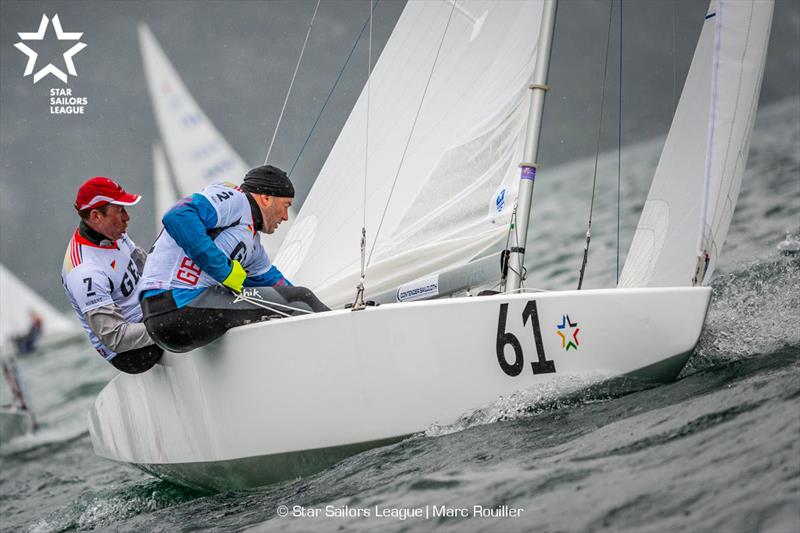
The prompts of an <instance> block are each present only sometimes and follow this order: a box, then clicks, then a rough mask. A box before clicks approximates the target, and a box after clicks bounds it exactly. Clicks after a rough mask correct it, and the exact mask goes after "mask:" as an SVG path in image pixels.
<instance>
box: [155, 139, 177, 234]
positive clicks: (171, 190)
mask: <svg viewBox="0 0 800 533" xmlns="http://www.w3.org/2000/svg"><path fill="white" fill-rule="evenodd" d="M153 191H154V193H155V194H154V196H155V198H154V200H155V209H156V231H158V228H159V227H161V218H162V217H163V216H164V213H166V212H167V211H168V210H169V208H170V207H172V205H173V204H174V203H175V202H177V201H178V195H177V194H176V193H175V187H174V186H173V185H172V176H171V175H170V173H169V165H168V163H167V156H166V155H165V154H164V149H163V148H162V147H161V145H160V144H158V143H153Z"/></svg>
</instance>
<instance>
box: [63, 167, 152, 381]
mask: <svg viewBox="0 0 800 533" xmlns="http://www.w3.org/2000/svg"><path fill="white" fill-rule="evenodd" d="M140 199H141V197H140V196H139V195H136V194H130V193H128V192H126V191H125V190H124V189H123V188H122V187H121V186H120V185H118V184H117V183H115V182H114V181H112V180H110V179H108V178H105V177H101V176H97V177H94V178H92V179H90V180H88V181H86V183H84V184H83V185H81V187H80V188H79V189H78V195H77V198H76V199H75V209H76V210H77V211H78V215H79V216H80V218H81V221H80V224H79V225H78V228H77V229H76V230H75V233H74V234H73V236H72V238H71V239H70V241H69V245H68V246H67V252H66V254H65V255H64V265H63V268H62V270H61V280H62V282H63V284H64V290H65V291H66V293H67V297H68V298H69V301H70V303H71V304H72V308H73V309H75V313H76V314H77V315H78V318H79V319H80V321H81V323H82V324H83V328H84V329H85V330H86V333H87V334H88V335H89V340H90V341H91V342H92V345H93V346H94V347H95V349H96V350H97V351H98V352H99V353H100V355H102V356H103V358H104V359H105V360H106V361H108V362H110V363H111V364H112V365H114V367H115V368H117V369H118V370H121V371H122V372H126V373H129V374H138V373H140V372H144V371H145V370H148V369H150V368H151V367H152V366H153V365H155V364H156V362H158V360H159V358H160V357H161V354H162V353H163V350H161V348H159V347H158V346H157V345H155V344H154V343H153V341H152V340H151V339H150V336H149V335H148V333H147V330H146V329H145V326H144V324H143V323H142V309H141V307H140V305H139V290H140V287H139V280H140V278H141V273H142V270H143V269H144V262H145V259H146V257H147V254H146V253H145V252H144V251H143V250H142V249H141V248H137V247H136V244H135V243H134V242H133V241H132V240H131V238H130V237H128V235H127V233H126V231H127V229H128V221H129V220H130V216H129V215H128V212H127V210H126V209H125V207H126V206H131V205H134V204H136V203H137V202H138V201H139V200H140Z"/></svg>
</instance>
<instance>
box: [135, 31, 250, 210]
mask: <svg viewBox="0 0 800 533" xmlns="http://www.w3.org/2000/svg"><path fill="white" fill-rule="evenodd" d="M139 43H140V45H141V51H142V59H143V61H144V71H145V74H146V76H147V87H148V89H149V90H150V99H151V101H152V102H153V109H154V112H155V116H156V121H157V122H158V128H159V130H160V131H161V138H162V140H163V143H164V147H165V148H166V151H167V154H168V155H169V160H170V162H171V163H172V168H173V170H174V172H175V181H176V183H177V186H178V189H179V191H178V193H179V194H180V195H187V194H192V193H194V192H197V191H199V190H200V189H202V188H203V187H205V186H206V185H208V184H209V183H213V182H217V181H233V182H239V180H241V178H242V177H243V176H244V175H245V173H246V172H247V170H248V169H249V167H248V166H247V165H246V164H245V162H244V161H243V160H242V158H241V157H239V155H238V154H237V153H236V152H234V150H233V149H232V148H231V147H230V145H229V144H228V143H227V141H225V139H224V138H223V137H222V135H221V134H220V133H219V131H217V128H215V127H214V125H213V124H212V123H211V121H209V120H208V117H207V116H206V114H205V113H204V112H203V110H202V109H200V106H198V105H197V102H195V100H194V98H192V95H191V94H190V93H189V91H188V89H187V88H186V86H185V85H184V84H183V81H182V80H181V79H180V77H179V76H178V73H177V72H176V71H175V69H174V68H173V66H172V64H171V63H170V62H169V60H168V59H167V56H166V55H165V54H164V51H163V50H161V47H160V46H159V45H158V42H156V39H155V37H153V34H152V33H151V32H150V29H149V28H148V27H147V26H145V25H140V26H139Z"/></svg>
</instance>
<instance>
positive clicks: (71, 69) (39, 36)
mask: <svg viewBox="0 0 800 533" xmlns="http://www.w3.org/2000/svg"><path fill="white" fill-rule="evenodd" d="M50 22H51V21H50V19H48V18H47V15H42V21H41V22H40V23H39V29H38V30H36V31H35V32H19V33H17V35H19V38H20V39H21V40H22V42H19V43H17V44H15V45H14V48H16V49H17V50H19V51H21V52H22V53H23V54H25V55H26V56H28V63H27V64H26V65H25V73H24V74H23V76H30V75H31V74H33V83H34V84H36V83H38V82H39V80H41V79H42V78H44V77H45V76H47V75H48V74H52V75H53V76H55V77H56V78H58V79H59V80H61V81H63V82H64V83H68V79H69V78H68V75H67V74H66V73H64V71H63V70H61V69H60V68H58V67H57V66H55V65H53V64H52V63H48V64H47V65H45V66H43V67H41V68H40V69H39V70H37V71H36V73H35V74H34V73H33V71H34V70H35V69H36V60H37V59H38V57H39V54H37V53H36V52H35V51H34V50H33V49H32V48H31V47H30V46H28V44H27V43H25V41H30V42H31V44H33V41H42V40H44V34H45V32H47V25H48V24H49V23H50ZM52 23H53V28H54V29H55V31H56V37H57V38H58V40H59V41H79V40H80V38H81V37H82V36H83V32H65V31H64V30H63V29H62V28H61V21H60V20H58V15H55V16H54V17H53V20H52ZM84 48H86V45H85V44H84V43H81V42H79V43H77V44H75V45H74V46H72V47H71V48H70V49H69V50H67V51H66V52H64V63H65V65H66V67H67V72H68V73H69V75H71V76H75V77H77V76H78V72H77V71H76V70H75V63H74V62H73V61H72V58H73V56H75V54H77V53H78V52H80V51H81V50H83V49H84Z"/></svg>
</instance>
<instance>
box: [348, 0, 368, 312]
mask: <svg viewBox="0 0 800 533" xmlns="http://www.w3.org/2000/svg"><path fill="white" fill-rule="evenodd" d="M367 49H368V51H367V94H366V98H367V118H366V121H365V122H366V127H365V131H364V190H363V195H362V203H361V214H362V218H361V277H360V279H359V281H358V285H356V298H355V300H354V301H353V306H352V308H351V309H352V310H353V311H358V310H360V309H364V307H365V305H366V304H365V303H364V279H365V278H366V276H367V274H366V264H365V259H364V258H365V256H366V251H367V174H368V169H369V88H370V79H371V77H372V0H369V46H368V47H367Z"/></svg>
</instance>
